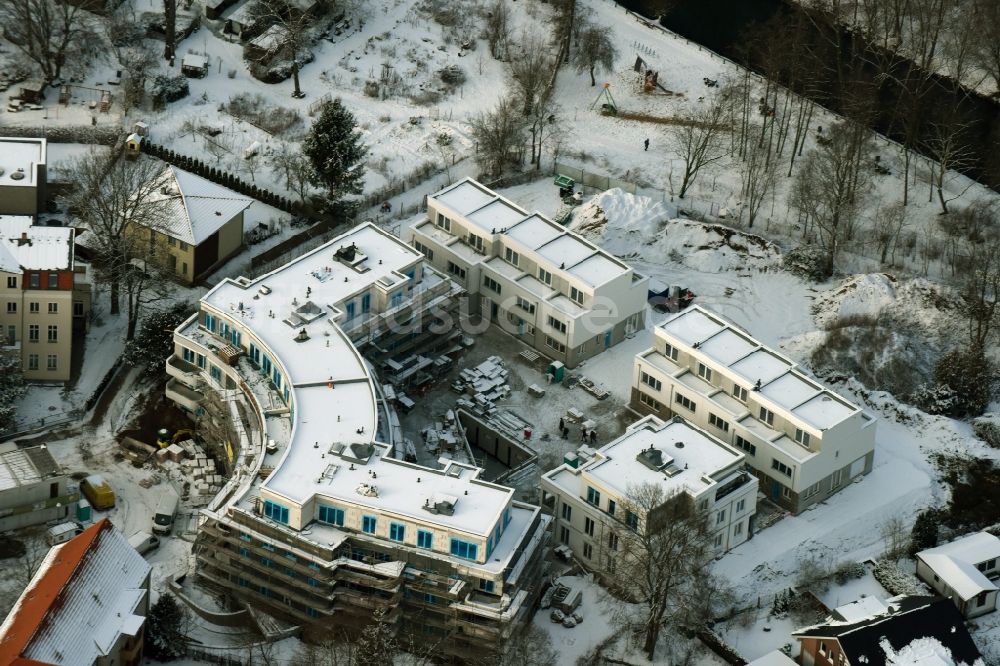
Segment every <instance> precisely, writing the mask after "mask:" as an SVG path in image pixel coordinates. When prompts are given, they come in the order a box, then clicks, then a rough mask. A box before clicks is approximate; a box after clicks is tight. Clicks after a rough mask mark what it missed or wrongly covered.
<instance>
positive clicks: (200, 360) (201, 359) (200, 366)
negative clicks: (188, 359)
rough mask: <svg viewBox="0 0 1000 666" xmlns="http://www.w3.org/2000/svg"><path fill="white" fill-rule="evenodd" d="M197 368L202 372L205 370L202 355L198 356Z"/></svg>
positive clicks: (203, 356)
mask: <svg viewBox="0 0 1000 666" xmlns="http://www.w3.org/2000/svg"><path fill="white" fill-rule="evenodd" d="M198 367H199V368H201V369H202V370H204V369H205V355H204V354H198Z"/></svg>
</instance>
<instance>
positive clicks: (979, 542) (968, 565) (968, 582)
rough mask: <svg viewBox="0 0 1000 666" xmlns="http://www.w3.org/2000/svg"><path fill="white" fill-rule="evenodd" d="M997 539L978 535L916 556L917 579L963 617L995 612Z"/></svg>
mask: <svg viewBox="0 0 1000 666" xmlns="http://www.w3.org/2000/svg"><path fill="white" fill-rule="evenodd" d="M998 562H1000V539H998V538H997V537H995V536H993V535H992V534H988V533H986V532H978V533H976V534H970V535H968V536H965V537H962V538H961V539H955V540H954V541H952V542H951V543H946V544H944V545H943V546H938V547H937V548H928V549H927V550H922V551H920V552H919V553H917V576H919V577H920V579H921V580H923V581H924V582H926V583H927V584H928V585H930V586H931V587H933V588H934V589H935V590H937V592H938V593H939V594H940V595H941V596H943V597H948V598H949V599H951V600H952V601H953V602H955V605H956V606H957V607H958V610H960V611H961V612H962V615H964V616H965V617H977V616H979V615H983V614H985V613H989V612H992V611H994V610H996V607H997V590H998V588H997V583H996V579H997V578H998V577H1000V569H998V567H997V564H998Z"/></svg>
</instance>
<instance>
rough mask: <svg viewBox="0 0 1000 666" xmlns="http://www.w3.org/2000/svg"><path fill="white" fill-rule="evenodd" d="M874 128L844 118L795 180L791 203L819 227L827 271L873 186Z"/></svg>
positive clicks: (847, 237)
mask: <svg viewBox="0 0 1000 666" xmlns="http://www.w3.org/2000/svg"><path fill="white" fill-rule="evenodd" d="M870 145H871V132H869V131H868V130H867V129H866V128H865V127H863V126H861V125H860V124H858V123H854V122H851V121H849V120H845V121H842V122H840V123H838V124H836V125H833V126H832V127H831V128H830V131H829V134H828V135H827V137H826V138H825V139H824V140H823V141H822V142H821V143H820V145H819V146H817V147H816V148H815V149H813V151H812V152H810V153H809V154H808V155H807V156H806V158H805V160H804V161H803V163H802V166H801V167H800V170H799V173H798V174H797V176H796V178H795V182H794V183H793V185H792V193H791V203H792V206H793V207H794V208H795V209H796V210H798V211H799V212H800V213H802V214H803V215H805V216H806V218H807V223H808V222H812V223H813V224H814V225H815V227H816V229H817V230H818V231H819V237H820V244H821V246H822V247H823V249H824V250H825V251H826V264H825V266H824V272H825V273H826V275H832V274H833V267H834V263H835V261H836V258H837V255H838V253H839V252H840V248H841V245H842V244H843V242H844V241H845V240H847V239H849V238H850V237H851V235H852V234H853V229H854V225H855V223H856V222H857V219H858V217H859V214H860V211H861V209H862V203H863V202H862V198H863V196H864V194H865V193H866V192H867V190H868V188H870V187H871V179H870V178H869V177H867V176H868V175H870V173H871V171H872V167H871V160H870V159H869V152H870Z"/></svg>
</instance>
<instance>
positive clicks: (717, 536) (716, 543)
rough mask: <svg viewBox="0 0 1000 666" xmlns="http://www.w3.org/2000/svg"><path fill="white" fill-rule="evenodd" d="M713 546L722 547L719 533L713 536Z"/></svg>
mask: <svg viewBox="0 0 1000 666" xmlns="http://www.w3.org/2000/svg"><path fill="white" fill-rule="evenodd" d="M715 547H716V548H722V535H721V534H718V535H716V537H715Z"/></svg>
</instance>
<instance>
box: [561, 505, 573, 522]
mask: <svg viewBox="0 0 1000 666" xmlns="http://www.w3.org/2000/svg"><path fill="white" fill-rule="evenodd" d="M562 517H563V520H565V521H566V522H567V523H568V522H570V521H571V520H573V507H571V506H570V505H569V504H563V505H562Z"/></svg>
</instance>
